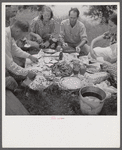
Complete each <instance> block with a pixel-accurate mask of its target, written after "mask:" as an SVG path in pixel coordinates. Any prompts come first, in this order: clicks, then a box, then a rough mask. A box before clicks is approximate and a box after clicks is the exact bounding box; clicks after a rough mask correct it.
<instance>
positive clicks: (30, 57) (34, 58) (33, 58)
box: [28, 55, 38, 63]
mask: <svg viewBox="0 0 122 150" xmlns="http://www.w3.org/2000/svg"><path fill="white" fill-rule="evenodd" d="M28 58H29V59H30V60H31V61H32V62H34V63H38V58H36V57H34V56H32V55H29V57H28Z"/></svg>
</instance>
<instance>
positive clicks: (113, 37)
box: [89, 13, 117, 63]
mask: <svg viewBox="0 0 122 150" xmlns="http://www.w3.org/2000/svg"><path fill="white" fill-rule="evenodd" d="M108 28H109V30H108V31H107V32H105V33H104V34H102V35H100V36H98V37H97V38H95V39H93V40H92V42H91V46H90V53H89V56H91V57H93V58H94V59H97V57H102V58H103V59H104V60H105V61H107V62H110V63H116V61H117V14H116V13H113V14H112V15H111V16H110V18H109V20H108ZM104 39H105V40H110V44H109V46H107V47H95V48H93V47H94V44H95V43H96V42H98V41H101V40H104Z"/></svg>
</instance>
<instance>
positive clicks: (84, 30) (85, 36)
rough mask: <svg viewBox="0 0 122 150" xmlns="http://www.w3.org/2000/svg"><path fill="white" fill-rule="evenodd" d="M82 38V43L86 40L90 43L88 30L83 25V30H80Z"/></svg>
mask: <svg viewBox="0 0 122 150" xmlns="http://www.w3.org/2000/svg"><path fill="white" fill-rule="evenodd" d="M80 38H81V41H83V40H86V41H87V42H88V40H87V34H86V28H85V26H84V25H82V27H81V30H80Z"/></svg>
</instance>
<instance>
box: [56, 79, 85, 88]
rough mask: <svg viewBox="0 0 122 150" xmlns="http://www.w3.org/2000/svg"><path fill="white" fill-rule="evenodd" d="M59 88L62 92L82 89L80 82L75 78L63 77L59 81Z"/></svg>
mask: <svg viewBox="0 0 122 150" xmlns="http://www.w3.org/2000/svg"><path fill="white" fill-rule="evenodd" d="M59 87H60V88H62V89H64V90H77V89H80V88H81V87H82V82H81V80H80V79H79V78H77V77H64V78H61V80H60V81H59Z"/></svg>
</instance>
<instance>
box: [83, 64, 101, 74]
mask: <svg viewBox="0 0 122 150" xmlns="http://www.w3.org/2000/svg"><path fill="white" fill-rule="evenodd" d="M99 71H100V65H99V64H96V65H87V68H86V72H88V73H91V74H94V73H97V72H99Z"/></svg>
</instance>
